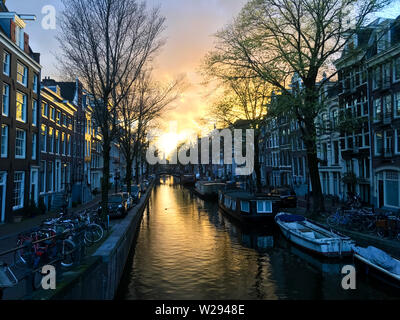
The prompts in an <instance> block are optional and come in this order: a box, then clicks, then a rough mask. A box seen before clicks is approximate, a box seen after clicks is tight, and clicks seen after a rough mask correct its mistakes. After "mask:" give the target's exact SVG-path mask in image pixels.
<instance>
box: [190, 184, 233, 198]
mask: <svg viewBox="0 0 400 320" xmlns="http://www.w3.org/2000/svg"><path fill="white" fill-rule="evenodd" d="M224 188H225V183H222V182H215V181H197V182H196V184H195V187H194V192H195V193H196V194H197V195H198V196H199V197H200V198H202V199H207V200H217V199H218V192H219V191H220V190H223V189H224Z"/></svg>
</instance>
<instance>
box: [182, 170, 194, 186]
mask: <svg viewBox="0 0 400 320" xmlns="http://www.w3.org/2000/svg"><path fill="white" fill-rule="evenodd" d="M180 179H181V184H183V185H185V186H194V184H195V183H196V176H195V175H194V174H191V173H186V174H181V176H180Z"/></svg>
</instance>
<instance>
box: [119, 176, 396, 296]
mask: <svg viewBox="0 0 400 320" xmlns="http://www.w3.org/2000/svg"><path fill="white" fill-rule="evenodd" d="M345 264H352V260H351V259H350V260H348V261H341V262H336V263H331V262H329V261H326V260H325V261H324V260H320V259H319V258H316V257H314V256H311V255H309V254H307V253H305V252H303V251H302V250H301V249H299V248H297V247H295V246H293V245H291V244H290V243H288V242H287V241H286V239H284V238H283V236H282V235H281V234H280V232H279V230H278V229H277V228H276V227H273V226H272V227H271V226H257V227H244V226H243V225H241V224H239V223H237V222H236V221H233V220H232V219H231V218H230V217H228V216H226V214H225V213H222V212H221V211H219V210H218V205H217V203H214V202H208V201H203V200H201V199H200V198H198V197H197V196H196V195H195V194H193V193H192V192H191V191H190V190H189V189H186V188H184V187H182V186H181V185H179V184H177V183H176V182H175V181H174V178H173V177H170V176H163V177H161V178H160V181H159V183H157V185H156V186H155V188H154V190H153V192H152V195H151V197H150V201H149V205H148V207H147V208H146V210H145V212H144V215H143V220H142V223H141V226H140V231H139V234H138V237H137V240H136V243H135V246H134V249H133V250H132V253H131V256H130V258H129V259H128V262H127V266H126V268H125V274H124V276H123V278H122V281H121V284H120V287H119V290H118V294H117V299H129V300H131V299H146V300H147V299H151V300H154V299H172V300H175V299H182V300H186V299H196V300H197V299H198V300H203V299H211V300H214V299H393V298H398V296H397V297H396V292H393V291H391V290H389V289H388V288H387V287H385V286H383V285H381V284H380V283H377V282H375V281H372V279H368V278H366V277H362V276H361V275H357V289H356V290H350V291H346V290H343V289H342V287H341V280H342V275H341V268H342V266H343V265H345Z"/></svg>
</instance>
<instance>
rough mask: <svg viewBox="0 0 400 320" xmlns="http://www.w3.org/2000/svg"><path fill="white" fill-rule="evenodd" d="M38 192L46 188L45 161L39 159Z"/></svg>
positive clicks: (42, 191)
mask: <svg viewBox="0 0 400 320" xmlns="http://www.w3.org/2000/svg"><path fill="white" fill-rule="evenodd" d="M39 177H40V193H44V192H45V190H46V161H40V174H39Z"/></svg>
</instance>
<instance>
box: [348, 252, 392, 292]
mask: <svg viewBox="0 0 400 320" xmlns="http://www.w3.org/2000/svg"><path fill="white" fill-rule="evenodd" d="M353 250H354V262H355V264H356V266H357V267H361V268H362V269H363V271H365V273H366V274H367V275H371V276H372V277H374V278H376V279H378V280H380V281H383V282H385V283H387V284H389V285H390V286H392V287H395V288H398V289H400V260H399V259H396V258H394V257H392V256H390V255H389V254H388V253H386V252H385V251H382V250H380V249H378V248H375V247H373V246H369V247H368V248H362V247H358V246H354V248H353Z"/></svg>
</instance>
